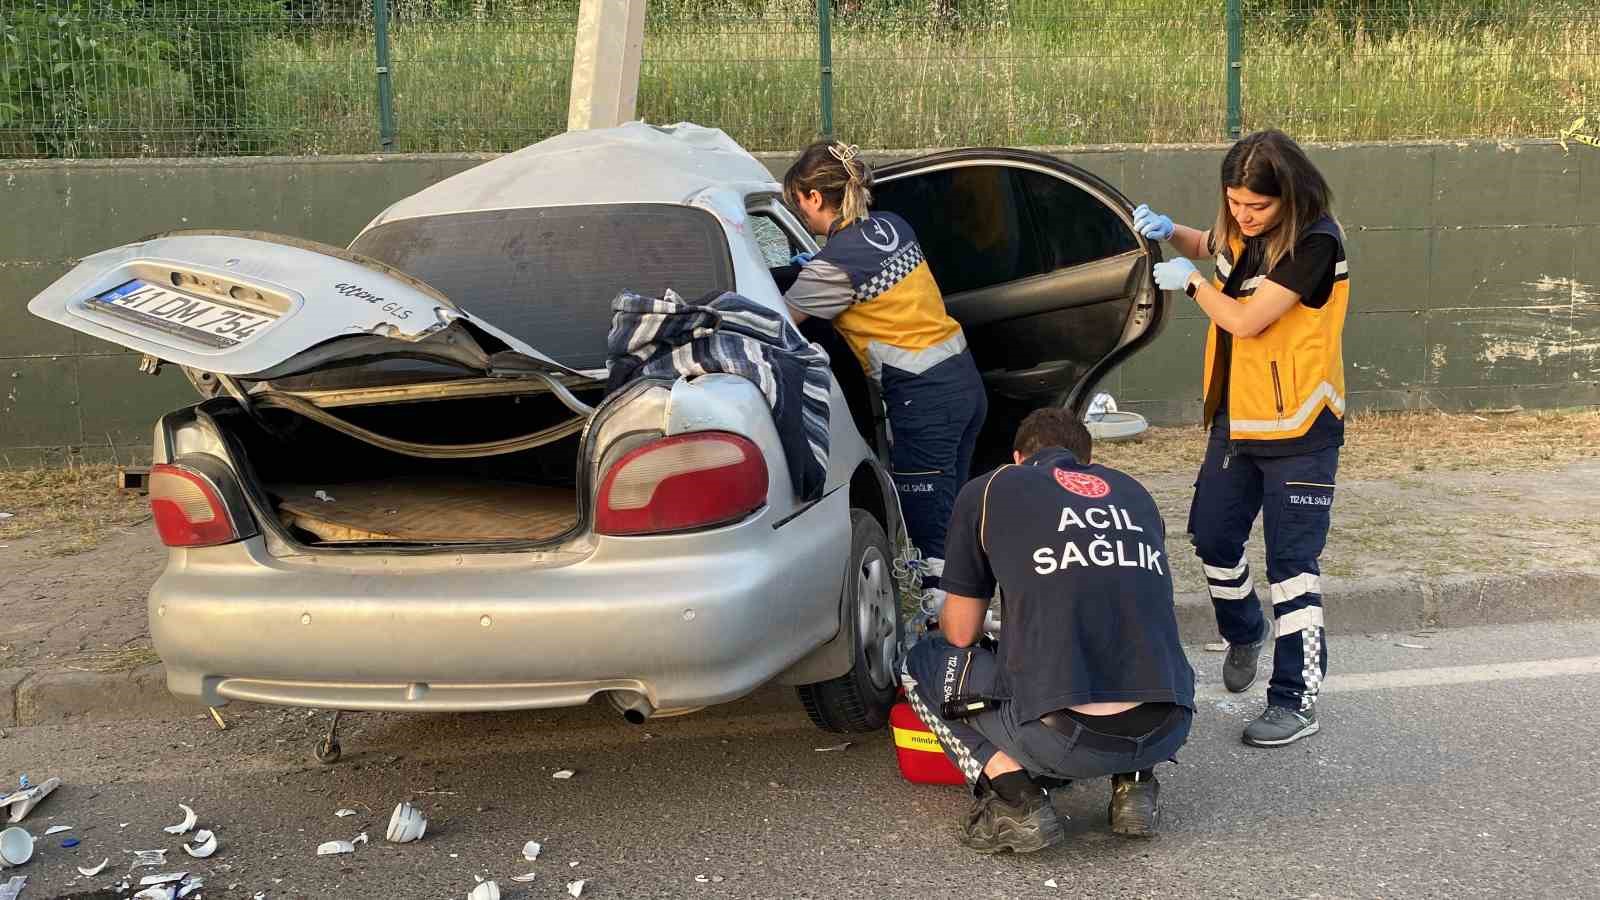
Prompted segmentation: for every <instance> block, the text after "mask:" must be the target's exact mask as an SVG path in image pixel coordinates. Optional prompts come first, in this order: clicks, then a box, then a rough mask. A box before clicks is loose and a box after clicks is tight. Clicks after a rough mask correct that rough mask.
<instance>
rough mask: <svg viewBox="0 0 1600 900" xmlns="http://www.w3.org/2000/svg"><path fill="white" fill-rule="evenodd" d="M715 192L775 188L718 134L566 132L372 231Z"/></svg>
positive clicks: (683, 199)
mask: <svg viewBox="0 0 1600 900" xmlns="http://www.w3.org/2000/svg"><path fill="white" fill-rule="evenodd" d="M714 189H724V190H731V191H735V192H738V193H741V194H750V193H758V192H761V191H767V190H772V191H776V190H777V189H778V184H777V182H776V181H775V179H774V178H773V176H772V173H771V172H769V171H768V170H767V167H766V166H764V165H762V164H761V163H760V162H758V161H757V160H756V158H755V157H753V156H751V155H750V153H749V152H748V151H746V150H745V149H744V148H743V147H741V146H739V145H738V143H736V142H735V141H734V140H733V138H730V137H728V135H727V134H725V133H723V132H722V131H721V130H720V129H716V128H706V127H703V126H700V125H694V124H691V123H687V122H680V123H678V124H676V125H668V126H656V125H647V124H645V123H643V122H629V123H627V124H624V125H619V126H617V127H615V128H598V129H593V130H589V131H569V132H567V133H565V134H559V135H556V136H555V137H552V138H549V139H548V140H544V141H540V142H539V143H537V144H534V145H533V146H531V147H525V148H523V149H521V150H518V151H517V152H515V153H510V154H507V155H506V156H502V157H500V158H499V159H495V160H491V161H489V162H486V163H484V164H483V165H481V166H477V167H475V168H472V169H468V170H467V171H465V172H462V173H461V174H459V175H455V176H452V177H450V178H447V179H445V180H444V181H441V182H439V183H438V184H435V185H433V186H431V187H428V188H426V189H424V190H422V191H420V192H418V193H416V194H413V195H411V196H410V197H407V198H405V199H404V200H401V201H399V202H398V203H395V204H394V205H393V206H391V207H389V208H388V209H386V210H384V211H383V213H382V214H380V215H379V216H378V217H377V218H376V219H374V220H373V221H372V225H378V224H381V223H383V222H388V221H393V220H395V219H410V218H417V217H419V216H432V215H441V214H448V213H460V212H477V211H480V210H491V209H521V208H526V207H540V206H574V205H583V204H594V203H687V202H689V201H690V199H691V198H692V197H694V196H695V195H697V194H700V193H702V192H704V191H706V190H714ZM372 225H369V226H368V227H369V228H370V227H372Z"/></svg>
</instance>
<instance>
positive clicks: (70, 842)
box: [61, 838, 81, 850]
mask: <svg viewBox="0 0 1600 900" xmlns="http://www.w3.org/2000/svg"><path fill="white" fill-rule="evenodd" d="M79 843H81V841H79V840H78V839H77V838H67V839H66V840H64V841H62V842H61V846H62V848H63V849H65V850H71V849H72V848H73V847H76V846H78V844H79Z"/></svg>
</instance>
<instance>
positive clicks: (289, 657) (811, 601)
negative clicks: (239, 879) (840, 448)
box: [150, 491, 850, 712]
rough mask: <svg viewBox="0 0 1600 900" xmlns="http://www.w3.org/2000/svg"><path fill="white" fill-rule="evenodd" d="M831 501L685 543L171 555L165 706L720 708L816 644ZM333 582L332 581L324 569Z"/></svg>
mask: <svg viewBox="0 0 1600 900" xmlns="http://www.w3.org/2000/svg"><path fill="white" fill-rule="evenodd" d="M847 494H848V492H846V491H836V492H835V493H834V494H832V495H830V496H829V497H827V498H825V499H824V500H823V501H822V502H821V503H819V504H817V505H816V506H814V507H812V508H811V509H809V510H807V511H806V512H805V513H803V514H802V515H800V516H799V517H797V518H795V519H794V520H792V521H790V522H788V523H786V524H784V526H783V527H782V528H780V529H777V530H776V531H774V529H773V527H772V526H773V521H772V514H771V512H770V510H769V511H767V512H766V513H763V514H761V515H758V516H757V517H756V518H754V519H752V520H750V521H747V522H744V523H741V524H739V525H737V526H733V527H730V528H725V529H720V530H718V531H714V532H708V533H706V534H700V535H693V536H675V537H666V538H633V539H602V540H600V541H599V542H598V544H597V545H596V547H595V550H594V552H593V553H591V554H589V555H587V556H585V557H584V558H582V559H581V560H578V561H576V562H571V563H570V564H565V565H554V566H552V565H549V564H548V562H546V564H545V565H543V566H539V565H535V564H534V563H533V561H532V559H531V558H530V557H528V556H523V555H519V554H498V555H470V556H469V555H462V556H453V557H452V556H445V557H440V556H429V557H418V556H399V555H394V556H383V557H366V558H365V559H364V560H361V561H360V562H359V565H358V564H357V563H355V562H343V563H340V562H330V561H328V558H327V557H322V558H320V559H319V560H318V561H316V562H314V563H313V562H310V561H308V560H280V559H276V558H274V557H272V556H271V555H270V554H268V553H267V552H266V549H265V546H264V544H263V542H262V541H261V540H260V539H253V540H250V541H245V542H242V543H239V544H233V545H229V546H225V547H214V548H206V549H205V550H199V551H179V552H175V553H174V554H173V556H172V559H171V561H170V562H169V564H168V567H167V570H166V571H165V572H164V573H163V574H162V576H161V578H160V579H159V580H158V581H157V582H156V584H155V586H154V587H153V588H152V589H151V592H150V624H151V634H152V636H153V637H154V639H155V646H156V650H157V651H158V652H159V653H160V655H161V658H162V660H163V661H164V662H165V664H166V668H167V680H168V686H169V687H170V689H171V690H172V692H173V693H174V694H177V695H179V696H182V697H189V698H194V699H198V700H199V701H201V702H203V703H206V704H209V705H214V706H215V705H221V704H223V703H226V702H228V701H229V700H248V701H254V702H262V703H272V704H283V705H293V706H308V707H322V708H330V709H347V710H403V711H418V712H422V711H447V712H456V711H478V710H507V709H533V708H545V707H557V706H574V705H580V704H583V703H585V702H588V701H589V700H590V699H591V698H592V697H593V696H594V695H595V694H597V693H600V692H602V691H609V690H625V691H637V692H639V693H640V694H643V695H644V696H645V697H646V698H647V699H648V700H649V701H650V702H651V703H652V704H654V705H655V706H656V707H658V708H662V709H670V708H678V707H694V706H705V705H710V704H714V703H721V702H725V701H728V700H733V699H735V698H738V697H740V696H742V695H744V694H747V693H749V692H750V691H752V690H754V689H755V688H757V687H759V686H760V685H761V684H763V683H765V682H766V681H769V680H771V679H772V677H773V676H774V675H776V674H778V673H779V672H781V671H783V670H784V669H785V668H787V667H788V666H790V665H791V664H793V663H794V662H795V661H796V660H798V659H800V658H801V657H803V656H805V655H806V654H807V653H808V652H809V651H811V650H812V649H814V648H816V647H818V646H819V645H821V644H823V643H824V642H826V641H827V640H828V639H829V638H831V637H833V636H834V634H835V633H836V632H837V630H838V597H839V590H840V585H841V579H842V577H843V569H844V566H845V564H846V560H847V557H848V554H849V534H850V529H849V525H848V522H849V509H848V503H849V498H848V496H847ZM341 565H342V566H344V567H343V568H341V567H340V566H341Z"/></svg>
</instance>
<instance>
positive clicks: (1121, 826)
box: [1106, 772, 1161, 837]
mask: <svg viewBox="0 0 1600 900" xmlns="http://www.w3.org/2000/svg"><path fill="white" fill-rule="evenodd" d="M1160 797H1161V782H1159V781H1157V780H1156V776H1155V775H1154V774H1153V773H1152V774H1149V775H1146V774H1143V773H1140V772H1129V773H1127V774H1125V775H1113V776H1111V805H1110V806H1109V807H1107V808H1106V815H1107V816H1109V817H1110V819H1111V831H1112V832H1113V833H1115V834H1120V835H1122V836H1124V837H1155V836H1156V825H1157V824H1158V823H1159V822H1160V821H1161V805H1160V802H1159V801H1160Z"/></svg>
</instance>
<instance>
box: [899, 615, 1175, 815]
mask: <svg viewBox="0 0 1600 900" xmlns="http://www.w3.org/2000/svg"><path fill="white" fill-rule="evenodd" d="M1000 639H1001V640H1002V641H1003V640H1005V637H1004V636H1001V638H1000ZM906 670H907V671H908V672H910V674H911V677H912V678H914V679H916V682H917V685H916V687H915V688H914V689H911V690H908V691H906V700H907V701H908V702H909V703H910V704H911V708H912V709H914V710H916V713H917V716H918V717H919V718H921V719H922V721H923V723H924V724H926V725H927V726H928V728H929V729H930V730H932V731H933V733H934V735H935V736H937V737H938V738H939V746H940V747H942V748H944V753H945V756H947V757H949V758H950V761H951V762H953V763H955V765H956V768H958V769H960V770H961V774H962V775H965V776H966V778H967V783H968V784H974V783H976V782H977V780H978V776H979V775H980V774H982V773H983V767H984V766H986V765H988V764H989V760H990V759H991V758H992V757H993V756H994V755H995V754H996V753H998V752H1000V751H1002V750H1003V751H1005V753H1006V755H1007V756H1009V757H1011V758H1012V759H1014V760H1016V762H1017V764H1018V765H1020V766H1022V768H1024V769H1026V770H1027V771H1028V773H1029V774H1031V775H1045V776H1049V777H1051V778H1057V779H1080V778H1098V777H1101V776H1104V775H1120V774H1123V773H1127V772H1139V771H1143V770H1145V769H1149V768H1152V767H1154V766H1155V765H1156V764H1157V763H1162V762H1166V761H1167V760H1170V759H1173V758H1174V757H1176V756H1177V754H1178V749H1179V748H1180V747H1182V746H1183V744H1184V742H1185V741H1187V740H1188V739H1189V726H1190V724H1191V723H1192V722H1193V720H1194V713H1193V711H1192V710H1189V709H1187V708H1185V709H1183V710H1182V711H1181V712H1182V715H1181V717H1178V718H1175V719H1174V720H1172V721H1170V722H1169V724H1167V725H1166V726H1162V727H1158V728H1157V729H1156V730H1155V731H1152V732H1151V733H1149V734H1147V735H1144V736H1143V737H1138V738H1125V737H1118V738H1113V739H1111V743H1112V744H1116V745H1119V746H1120V749H1115V750H1112V749H1106V747H1104V746H1101V745H1099V744H1096V745H1095V746H1088V745H1087V744H1086V743H1085V740H1084V738H1083V735H1084V734H1085V733H1086V732H1088V729H1086V728H1084V727H1083V726H1082V725H1081V724H1079V725H1077V727H1076V728H1075V729H1074V730H1073V732H1072V733H1070V734H1067V733H1063V732H1060V731H1056V730H1055V729H1053V728H1050V727H1048V726H1046V725H1045V724H1044V723H1042V722H1040V721H1039V720H1038V719H1033V720H1030V721H1026V722H1024V721H1019V720H1018V718H1017V715H1016V710H1015V708H1014V707H1013V706H1012V705H1011V704H1010V703H1007V702H1004V701H1003V700H1002V701H1000V702H997V703H995V704H994V705H993V708H991V709H987V710H984V711H983V712H981V713H978V714H977V715H975V716H972V717H970V718H967V719H946V718H944V717H943V716H942V715H941V714H940V710H941V708H942V706H943V704H944V701H946V700H949V699H951V698H953V697H962V696H979V697H991V698H992V697H994V695H995V693H996V692H997V690H998V689H999V674H1000V662H999V659H998V658H996V656H995V652H994V651H993V650H989V649H987V648H985V647H956V646H952V645H951V643H950V642H949V641H947V640H945V639H944V636H943V635H941V634H939V633H938V632H934V633H931V634H929V635H928V636H927V637H925V638H923V639H922V640H921V641H918V642H917V645H916V646H915V647H912V648H911V653H910V655H909V656H908V657H907V658H906ZM1102 737H1104V736H1102ZM1089 743H1094V742H1093V741H1090V742H1089Z"/></svg>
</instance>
